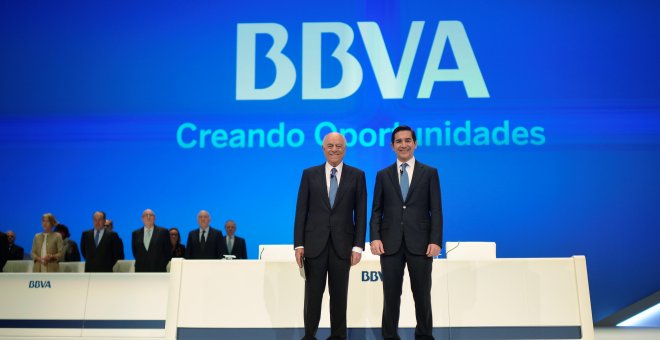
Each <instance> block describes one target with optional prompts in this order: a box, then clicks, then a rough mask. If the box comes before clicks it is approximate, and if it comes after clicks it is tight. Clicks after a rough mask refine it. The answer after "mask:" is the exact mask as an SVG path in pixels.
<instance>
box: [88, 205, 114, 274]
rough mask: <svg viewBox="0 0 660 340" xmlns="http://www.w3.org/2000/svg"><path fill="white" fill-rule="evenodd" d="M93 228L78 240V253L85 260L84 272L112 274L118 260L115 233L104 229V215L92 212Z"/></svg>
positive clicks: (100, 212)
mask: <svg viewBox="0 0 660 340" xmlns="http://www.w3.org/2000/svg"><path fill="white" fill-rule="evenodd" d="M92 219H93V222H94V228H92V229H90V230H86V231H84V232H83V233H82V237H81V238H80V252H81V253H82V256H83V257H84V258H85V272H87V273H90V272H112V267H114V265H115V263H117V260H118V259H119V253H118V252H117V243H118V242H119V241H118V236H117V233H115V232H113V231H109V230H106V229H105V213H104V212H102V211H96V212H94V215H93V216H92Z"/></svg>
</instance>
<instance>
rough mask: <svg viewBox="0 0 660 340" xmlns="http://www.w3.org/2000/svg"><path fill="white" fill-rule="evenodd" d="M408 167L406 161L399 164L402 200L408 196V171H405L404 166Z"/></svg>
mask: <svg viewBox="0 0 660 340" xmlns="http://www.w3.org/2000/svg"><path fill="white" fill-rule="evenodd" d="M407 167H408V164H407V163H403V164H401V181H400V183H399V184H400V185H401V196H402V197H403V200H404V201H405V200H406V197H408V189H409V188H410V183H408V171H406V168H407Z"/></svg>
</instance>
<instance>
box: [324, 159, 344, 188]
mask: <svg viewBox="0 0 660 340" xmlns="http://www.w3.org/2000/svg"><path fill="white" fill-rule="evenodd" d="M332 168H335V169H337V173H336V174H335V176H336V177H337V188H339V181H340V180H341V171H342V170H343V169H344V162H341V163H339V164H338V165H337V166H332V165H330V163H328V162H325V188H326V189H327V190H328V196H330V175H332Z"/></svg>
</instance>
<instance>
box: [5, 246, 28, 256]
mask: <svg viewBox="0 0 660 340" xmlns="http://www.w3.org/2000/svg"><path fill="white" fill-rule="evenodd" d="M24 256H25V249H23V247H21V246H19V245H16V244H15V243H14V246H12V247H11V248H10V249H9V257H8V258H7V259H8V260H22V259H23V257H24Z"/></svg>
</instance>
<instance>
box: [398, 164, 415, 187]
mask: <svg viewBox="0 0 660 340" xmlns="http://www.w3.org/2000/svg"><path fill="white" fill-rule="evenodd" d="M403 163H406V164H408V166H407V167H406V172H407V173H408V187H409V188H410V183H412V176H413V172H414V170H415V157H414V156H413V157H412V158H411V159H409V160H408V161H407V162H402V161H400V160H399V159H398V158H397V159H396V168H397V174H398V177H399V184H401V164H403Z"/></svg>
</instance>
